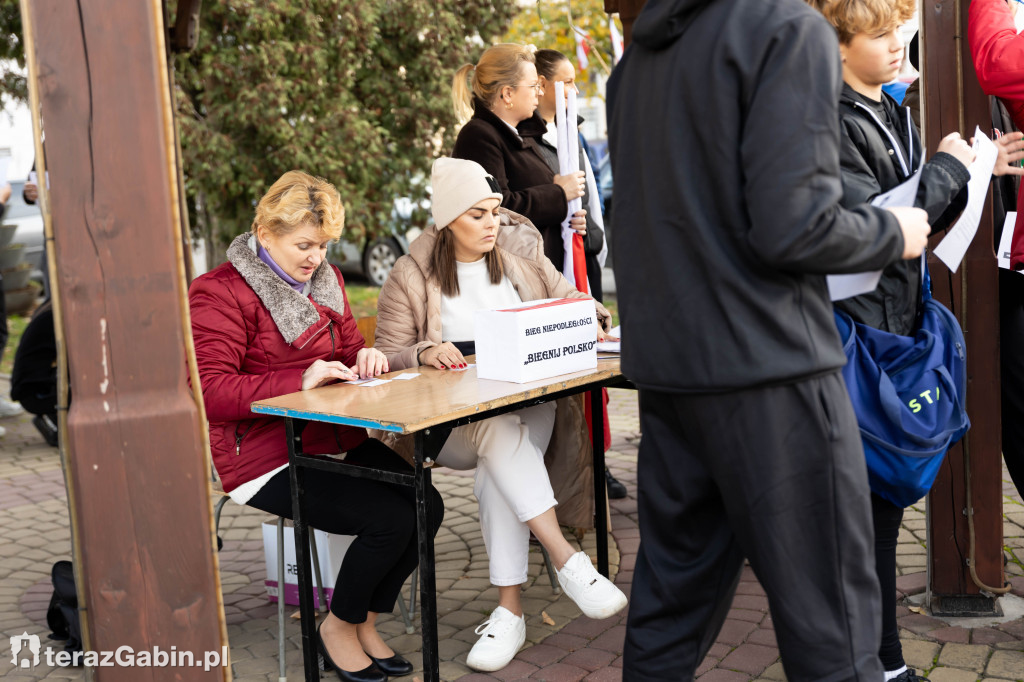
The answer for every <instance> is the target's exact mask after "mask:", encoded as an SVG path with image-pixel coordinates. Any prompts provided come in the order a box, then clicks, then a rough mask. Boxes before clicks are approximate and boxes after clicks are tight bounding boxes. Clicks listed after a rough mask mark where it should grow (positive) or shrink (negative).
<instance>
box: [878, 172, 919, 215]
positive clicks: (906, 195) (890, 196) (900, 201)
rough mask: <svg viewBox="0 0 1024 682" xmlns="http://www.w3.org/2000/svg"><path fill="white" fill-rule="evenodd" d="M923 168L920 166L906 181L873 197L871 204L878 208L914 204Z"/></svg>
mask: <svg viewBox="0 0 1024 682" xmlns="http://www.w3.org/2000/svg"><path fill="white" fill-rule="evenodd" d="M921 168H924V166H923V165H922V167H921ZM921 168H918V169H917V172H916V173H914V174H913V175H911V176H910V177H909V178H907V180H906V181H904V182H902V183H900V184H899V185H896V186H895V187H893V188H892V189H891V190H889V191H888V192H884V193H882V194H879V195H878V196H877V197H875V198H874V199H872V200H871V205H872V206H877V207H878V208H889V207H890V206H913V205H914V202H915V201H917V188H918V186H920V184H921Z"/></svg>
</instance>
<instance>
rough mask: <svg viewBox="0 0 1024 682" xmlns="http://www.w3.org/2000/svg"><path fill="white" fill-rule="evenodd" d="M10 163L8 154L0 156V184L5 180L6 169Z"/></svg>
mask: <svg viewBox="0 0 1024 682" xmlns="http://www.w3.org/2000/svg"><path fill="white" fill-rule="evenodd" d="M10 165H11V157H10V156H0V186H2V185H3V184H4V183H5V182H7V170H8V168H9V167H10Z"/></svg>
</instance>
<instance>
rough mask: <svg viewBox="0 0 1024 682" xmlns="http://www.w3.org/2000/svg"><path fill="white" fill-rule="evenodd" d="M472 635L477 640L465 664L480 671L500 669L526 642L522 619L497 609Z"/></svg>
mask: <svg viewBox="0 0 1024 682" xmlns="http://www.w3.org/2000/svg"><path fill="white" fill-rule="evenodd" d="M476 634H478V635H480V639H479V640H477V643H476V644H474V645H473V648H472V649H470V650H469V655H468V656H467V657H466V665H468V666H469V667H470V668H472V669H473V670H479V671H481V672H494V671H495V670H501V669H502V668H504V667H505V666H506V665H508V664H509V663H510V662H511V661H512V659H513V658H515V656H516V654H517V653H519V650H520V649H521V648H522V646H523V644H525V643H526V619H525V618H523V617H522V616H517V615H515V614H514V613H512V612H511V611H509V610H508V609H506V608H505V607H504V606H499V607H498V608H496V609H494V611H492V612H491V615H490V617H489V618H488V619H487V620H486V621H485V622H484V623H483V624H481V625H480V627H478V628H477V629H476Z"/></svg>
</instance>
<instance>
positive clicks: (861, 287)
mask: <svg viewBox="0 0 1024 682" xmlns="http://www.w3.org/2000/svg"><path fill="white" fill-rule="evenodd" d="M920 184H921V169H920V168H918V169H917V172H916V173H914V174H913V175H911V176H910V177H909V178H908V179H907V180H906V181H905V182H902V183H900V184H899V185H897V186H895V187H893V188H892V189H891V190H889V191H888V192H884V193H883V194H879V195H878V196H877V197H875V198H874V199H872V200H871V205H872V206H877V207H878V208H889V207H891V206H913V205H914V202H915V201H916V200H917V188H918V186H920ZM881 278H882V271H881V270H874V271H871V272H855V273H852V274H849V275H829V276H828V277H827V278H826V279H827V281H828V296H829V298H830V299H832V300H833V301H841V300H843V299H844V298H852V297H854V296H860V295H861V294H866V293H868V292H870V291H874V290H875V288H876V287H877V286H878V280H880V279H881Z"/></svg>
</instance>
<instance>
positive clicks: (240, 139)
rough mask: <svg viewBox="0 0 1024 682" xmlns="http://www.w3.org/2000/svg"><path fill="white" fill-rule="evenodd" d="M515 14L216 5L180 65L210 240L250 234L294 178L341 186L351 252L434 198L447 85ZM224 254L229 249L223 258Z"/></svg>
mask: <svg viewBox="0 0 1024 682" xmlns="http://www.w3.org/2000/svg"><path fill="white" fill-rule="evenodd" d="M514 11H515V6H514V2H513V1H512V0H460V1H459V2H446V3H438V2H435V1H434V0H403V1H401V2H398V1H396V0H362V1H361V2H351V1H349V0H306V1H305V2H302V3H296V2H293V1H292V0H261V1H259V2H256V1H254V0H219V1H218V2H209V3H203V8H202V15H201V26H200V32H199V42H198V45H197V47H196V48H195V49H194V50H193V51H192V52H190V53H188V54H184V55H180V56H178V57H177V58H176V59H175V64H174V65H175V70H176V82H177V89H178V90H177V106H178V115H179V116H178V118H179V123H180V127H181V141H182V152H183V155H184V162H185V163H184V168H185V176H186V188H187V194H188V196H189V197H190V198H192V199H193V200H194V201H193V206H195V207H196V212H195V213H196V219H197V222H198V224H199V226H200V229H201V230H202V231H204V232H205V233H206V234H207V235H210V236H213V237H217V238H219V239H218V241H221V243H223V240H225V239H227V238H229V237H230V236H231V235H233V234H237V233H238V232H240V231H242V230H244V229H246V228H248V226H249V222H250V221H251V220H252V213H253V206H254V205H255V203H256V201H257V200H258V199H259V197H260V195H261V194H262V192H263V191H265V189H266V188H267V187H268V186H269V185H270V183H271V182H273V181H274V180H275V179H277V177H278V176H280V175H281V174H282V173H283V172H284V171H286V170H289V169H292V168H300V169H303V170H305V171H307V172H309V173H312V174H314V175H319V176H322V177H324V178H327V179H328V180H329V181H331V182H333V183H334V184H335V185H336V186H337V188H338V191H339V192H340V193H341V196H342V200H343V201H344V203H345V206H346V212H347V217H346V225H347V227H346V234H347V236H349V237H350V238H355V237H356V236H358V235H360V234H361V233H367V232H369V233H374V232H376V231H378V230H380V229H381V227H382V226H384V225H385V224H387V221H388V220H389V218H390V214H391V211H392V206H393V202H394V199H395V198H396V197H403V196H407V197H410V198H412V199H413V200H418V199H420V198H423V197H425V196H426V191H427V187H426V185H427V184H428V183H427V182H425V181H424V180H425V178H426V177H428V174H429V169H430V162H431V160H432V159H433V158H434V157H436V156H438V155H440V154H441V153H442V152H443V151H444V150H446V149H450V148H451V146H452V144H453V143H454V136H455V134H456V132H457V131H456V130H455V129H454V126H455V118H454V114H453V112H452V105H451V97H450V94H449V93H450V91H451V78H452V75H453V74H454V72H455V70H456V69H457V68H458V67H459V65H461V64H462V63H463V62H465V61H467V60H470V59H472V58H473V57H474V56H475V54H476V52H478V51H479V47H478V46H479V45H480V44H481V43H482V42H483V41H490V40H492V39H493V38H494V37H495V36H497V35H500V33H501V32H502V31H503V30H504V28H505V27H506V26H507V24H508V21H509V20H510V18H511V16H512V14H513V13H514ZM217 253H220V249H218V250H217Z"/></svg>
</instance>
